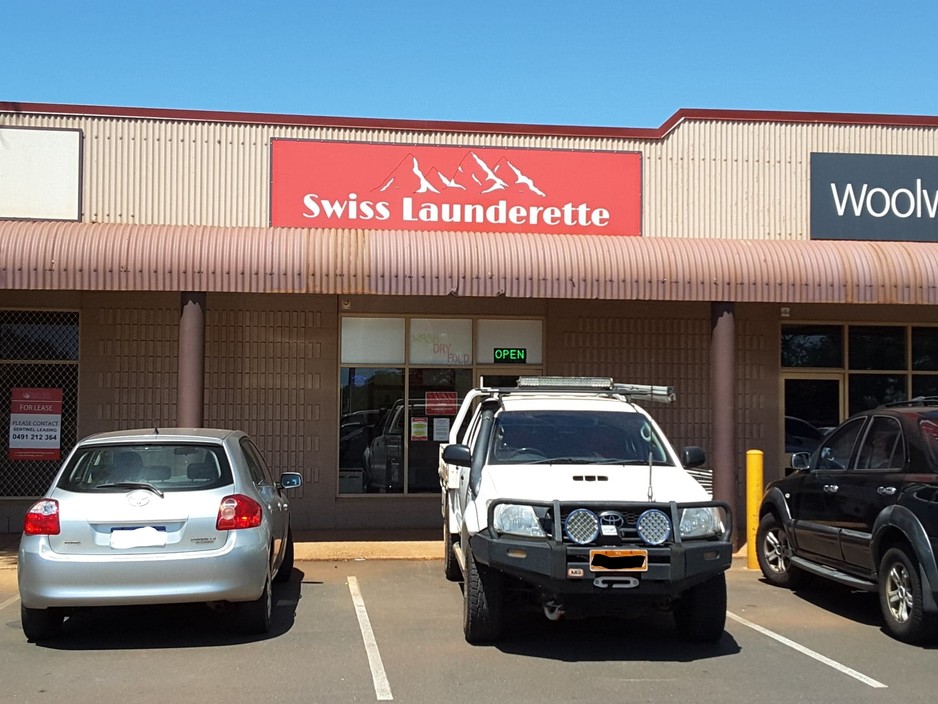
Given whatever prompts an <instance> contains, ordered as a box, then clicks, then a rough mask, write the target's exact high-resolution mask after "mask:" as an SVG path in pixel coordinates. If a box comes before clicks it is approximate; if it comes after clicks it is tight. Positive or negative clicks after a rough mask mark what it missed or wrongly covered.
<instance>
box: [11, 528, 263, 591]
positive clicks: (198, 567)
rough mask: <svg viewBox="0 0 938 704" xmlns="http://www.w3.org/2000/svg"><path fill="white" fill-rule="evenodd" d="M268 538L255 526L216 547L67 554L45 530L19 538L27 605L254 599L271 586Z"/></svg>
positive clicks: (20, 577)
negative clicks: (59, 550) (60, 551)
mask: <svg viewBox="0 0 938 704" xmlns="http://www.w3.org/2000/svg"><path fill="white" fill-rule="evenodd" d="M268 559H269V541H268V539H267V538H266V537H265V534H264V532H263V531H260V530H256V529H248V530H240V531H231V532H229V534H228V538H227V540H226V542H225V544H224V545H222V546H221V547H220V548H218V549H214V550H201V551H197V552H166V553H153V552H149V553H146V554H134V553H133V551H132V550H128V551H117V550H115V551H113V552H112V553H108V554H96V555H63V554H58V553H55V552H53V551H52V549H51V548H50V547H49V541H48V540H47V539H46V538H45V537H43V536H24V538H23V540H22V541H21V543H20V550H19V558H18V560H19V563H18V580H19V591H20V600H21V601H22V604H23V606H25V607H27V608H33V609H43V608H50V607H81V606H122V605H128V606H129V605H140V604H173V603H191V602H203V601H252V600H254V599H257V598H258V597H259V596H260V595H261V593H262V592H263V589H264V583H265V580H266V576H267V561H268Z"/></svg>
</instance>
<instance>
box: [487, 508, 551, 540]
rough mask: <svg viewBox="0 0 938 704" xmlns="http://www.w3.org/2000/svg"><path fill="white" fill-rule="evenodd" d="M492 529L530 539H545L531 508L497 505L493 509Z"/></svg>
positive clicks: (539, 523) (545, 535) (545, 534)
mask: <svg viewBox="0 0 938 704" xmlns="http://www.w3.org/2000/svg"><path fill="white" fill-rule="evenodd" d="M492 527H493V528H494V529H495V530H496V531H498V532H499V533H511V534H513V535H526V536H529V537H532V538H546V537H547V533H545V532H544V529H543V528H541V522H540V521H539V520H538V518H537V514H536V513H534V507H533V506H519V505H517V504H499V505H498V506H496V507H495V512H494V516H493V518H492Z"/></svg>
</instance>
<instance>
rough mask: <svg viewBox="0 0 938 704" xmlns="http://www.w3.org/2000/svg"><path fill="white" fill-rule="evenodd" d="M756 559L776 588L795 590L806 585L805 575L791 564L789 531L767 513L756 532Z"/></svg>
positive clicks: (773, 516) (763, 573)
mask: <svg viewBox="0 0 938 704" xmlns="http://www.w3.org/2000/svg"><path fill="white" fill-rule="evenodd" d="M756 558H757V559H758V561H759V569H760V570H762V575H763V576H764V577H765V581H767V582H768V583H769V584H771V585H773V586H776V587H785V588H787V589H794V588H795V587H797V586H799V585H800V584H802V583H804V580H805V576H806V575H805V573H804V572H802V571H801V570H799V569H798V568H797V567H792V564H791V543H790V542H789V541H788V531H786V530H785V526H783V525H782V524H781V522H780V521H779V520H778V519H777V518H776V517H775V514H772V513H767V514H766V515H765V516H763V517H762V520H761V521H759V530H758V531H757V532H756Z"/></svg>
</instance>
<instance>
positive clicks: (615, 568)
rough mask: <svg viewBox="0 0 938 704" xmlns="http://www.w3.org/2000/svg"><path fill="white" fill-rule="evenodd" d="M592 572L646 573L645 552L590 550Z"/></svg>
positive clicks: (646, 552) (646, 560)
mask: <svg viewBox="0 0 938 704" xmlns="http://www.w3.org/2000/svg"><path fill="white" fill-rule="evenodd" d="M590 569H591V570H592V571H593V572H647V571H648V551H647V550H590Z"/></svg>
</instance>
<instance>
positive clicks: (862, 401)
mask: <svg viewBox="0 0 938 704" xmlns="http://www.w3.org/2000/svg"><path fill="white" fill-rule="evenodd" d="M906 398H907V396H906V390H905V376H904V375H900V374H849V375H848V377H847V404H848V409H847V410H848V415H853V414H854V413H859V412H860V411H865V410H867V409H870V408H875V407H876V406H879V405H881V404H884V403H893V402H895V401H904V400H905V399H906Z"/></svg>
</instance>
